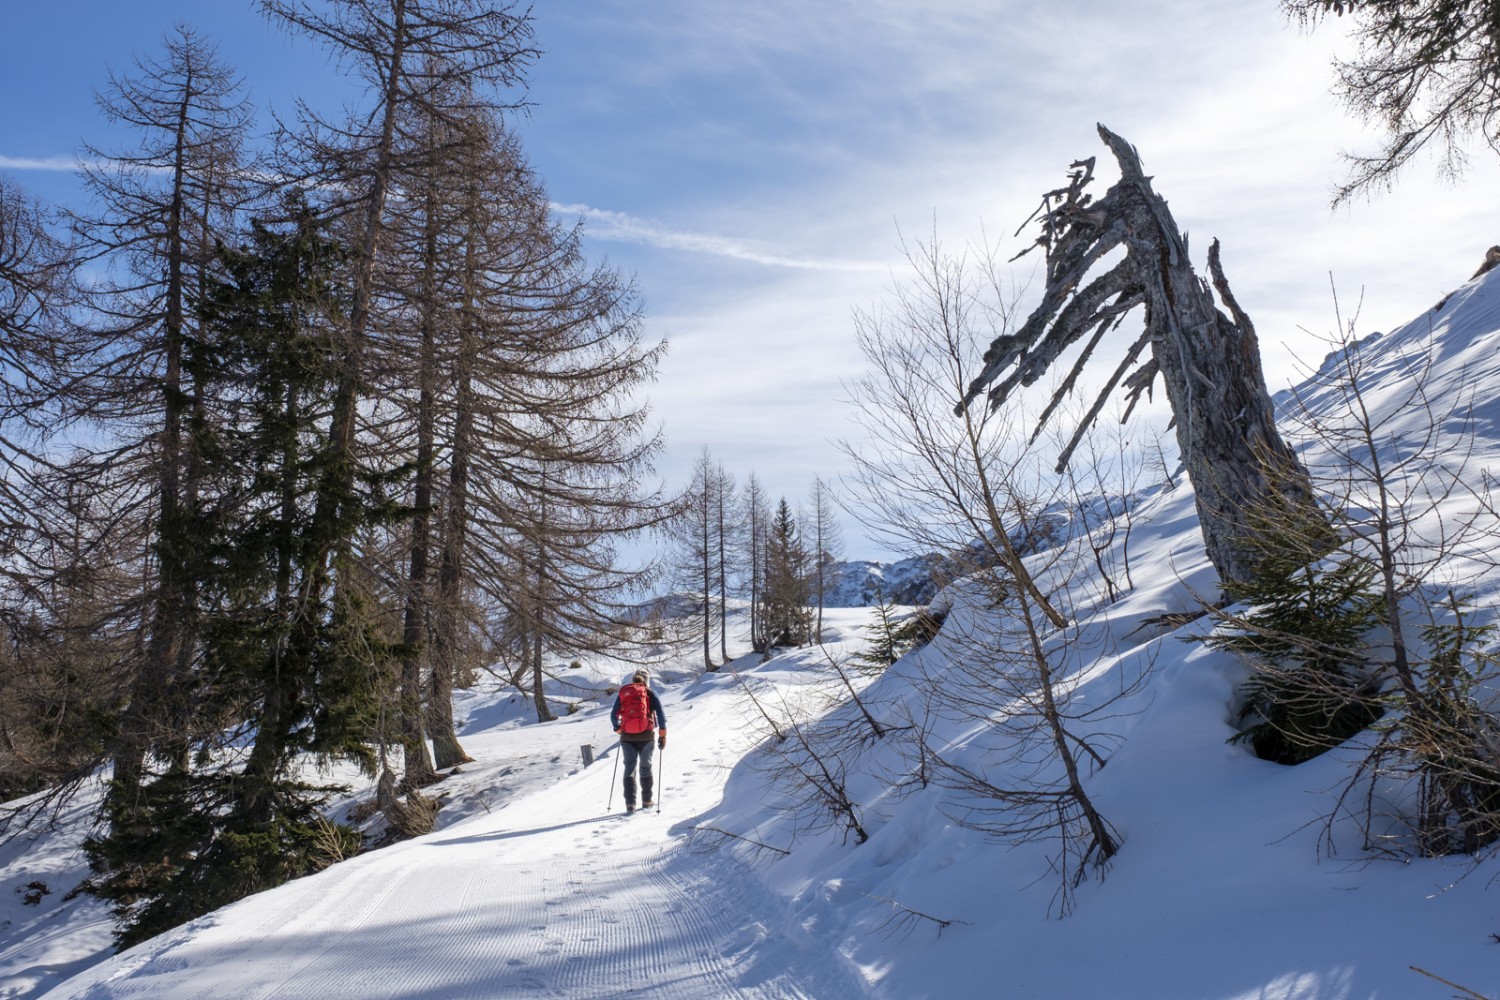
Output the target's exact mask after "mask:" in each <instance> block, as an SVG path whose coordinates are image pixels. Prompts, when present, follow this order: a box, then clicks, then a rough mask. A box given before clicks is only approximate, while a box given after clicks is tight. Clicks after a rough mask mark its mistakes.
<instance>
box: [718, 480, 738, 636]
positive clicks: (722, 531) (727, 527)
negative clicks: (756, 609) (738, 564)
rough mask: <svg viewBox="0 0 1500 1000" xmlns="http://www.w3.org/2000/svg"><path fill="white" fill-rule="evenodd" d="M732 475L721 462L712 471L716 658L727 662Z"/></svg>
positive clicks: (733, 525)
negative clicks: (717, 627) (717, 607)
mask: <svg viewBox="0 0 1500 1000" xmlns="http://www.w3.org/2000/svg"><path fill="white" fill-rule="evenodd" d="M736 493H737V490H736V489H735V482H734V476H733V475H731V474H730V472H729V470H728V469H725V468H724V463H723V462H720V463H719V465H718V468H716V469H715V470H714V479H713V497H712V499H713V521H714V546H715V551H714V554H713V561H714V577H715V582H716V583H717V585H718V592H719V659H720V660H722V661H723V662H725V663H728V662H729V573H730V559H731V553H732V552H733V551H734V538H733V536H734V535H735V533H736V532H737V530H738V528H739V524H738V522H737V521H736V520H735V518H734V511H735V508H736V506H737V503H736Z"/></svg>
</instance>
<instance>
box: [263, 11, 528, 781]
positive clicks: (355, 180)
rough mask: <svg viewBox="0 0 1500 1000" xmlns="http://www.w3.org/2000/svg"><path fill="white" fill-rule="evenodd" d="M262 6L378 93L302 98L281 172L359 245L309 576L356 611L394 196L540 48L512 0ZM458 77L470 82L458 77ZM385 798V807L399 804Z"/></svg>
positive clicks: (373, 458)
mask: <svg viewBox="0 0 1500 1000" xmlns="http://www.w3.org/2000/svg"><path fill="white" fill-rule="evenodd" d="M260 8H261V10H262V11H263V12H264V13H265V14H266V15H267V16H268V17H269V18H270V19H271V20H272V21H273V22H275V23H278V24H280V25H283V26H285V27H286V28H288V29H289V30H291V31H294V32H297V33H300V34H304V35H308V36H311V37H312V38H314V39H315V40H317V41H318V42H320V43H321V44H322V45H324V46H325V47H326V48H327V49H329V51H330V52H331V53H332V54H333V56H334V58H335V59H337V60H338V61H339V63H340V65H342V66H344V67H346V68H347V69H348V70H349V71H351V72H352V73H353V74H354V75H356V76H357V77H358V78H359V79H361V80H362V81H363V83H364V85H365V88H366V96H367V100H368V101H369V106H368V107H367V108H366V109H364V110H363V111H359V112H352V113H351V114H350V115H349V117H348V118H347V119H346V120H345V121H342V122H337V123H334V122H329V121H328V120H327V119H325V118H324V117H322V116H321V115H319V114H317V113H316V112H314V111H313V110H312V109H311V108H310V107H308V106H307V105H305V104H303V105H300V106H299V117H300V119H301V122H300V126H301V127H300V128H298V129H296V130H286V131H285V132H284V134H283V135H282V137H281V139H282V142H281V155H282V159H283V161H284V172H285V173H287V174H288V175H290V176H294V177H300V178H302V179H304V180H305V181H306V182H309V183H316V184H317V185H318V186H319V187H320V188H321V189H323V190H327V191H330V192H333V193H334V194H333V198H332V200H331V203H330V205H329V210H330V214H332V215H333V216H335V217H337V218H339V219H340V220H341V221H342V224H343V225H344V226H345V228H346V231H347V236H346V239H347V242H348V244H349V246H350V249H351V251H352V253H353V255H354V256H353V263H352V268H351V288H350V303H349V312H348V319H347V326H346V331H345V336H344V343H343V348H342V360H341V369H342V370H341V380H340V385H339V390H338V392H337V394H336V397H335V406H334V413H333V419H332V421H331V424H330V426H329V428H328V434H329V441H330V444H331V446H332V449H333V454H332V456H331V461H330V462H329V464H328V466H327V472H326V474H325V476H324V481H323V483H322V486H321V487H320V492H319V497H318V502H317V505H316V507H315V510H314V513H313V518H314V521H315V523H316V524H317V526H318V528H317V531H316V532H315V535H316V536H317V537H318V538H320V539H321V540H322V541H321V543H320V551H319V552H318V554H317V557H316V559H315V560H314V564H315V565H316V566H317V567H320V569H319V572H318V573H316V574H314V575H313V576H312V577H310V578H309V579H308V581H307V586H308V589H309V596H311V595H313V594H316V593H318V592H320V591H321V590H323V589H324V588H327V587H333V588H334V592H335V595H336V600H335V605H336V612H335V613H336V614H337V615H340V616H343V617H345V618H348V617H349V613H350V612H351V611H352V610H353V603H354V602H355V601H356V597H355V596H354V595H353V594H352V593H349V592H348V591H349V585H350V584H351V582H352V581H354V580H355V579H357V578H359V577H360V576H361V575H362V571H361V570H360V569H359V568H358V567H356V566H354V565H353V562H352V561H353V560H354V558H355V546H354V540H353V535H352V534H351V531H350V526H351V525H352V522H353V520H354V519H353V518H350V517H347V516H345V514H344V510H345V509H346V508H349V507H351V506H358V505H359V504H360V502H361V501H360V499H359V498H360V494H361V492H362V483H371V482H375V481H379V480H381V479H382V478H384V477H385V476H387V475H388V474H389V473H390V472H391V470H390V469H389V468H385V467H382V464H381V459H382V458H384V457H387V456H384V455H380V454H370V453H368V452H367V451H366V450H365V449H364V448H362V443H361V441H360V440H359V435H358V429H359V421H360V412H361V406H362V404H363V403H364V402H366V401H367V400H368V398H369V391H370V385H371V380H372V373H371V368H372V366H373V365H374V359H372V358H371V357H370V356H369V354H370V351H371V344H370V340H371V338H372V337H373V336H374V335H375V333H376V322H375V313H376V310H377V306H378V305H379V298H378V294H377V293H378V289H377V286H376V276H377V267H378V265H379V263H380V258H381V256H382V254H383V253H384V252H386V248H387V244H388V240H387V238H386V237H387V231H388V228H389V225H390V215H391V212H392V204H391V200H392V197H393V194H394V193H395V192H396V190H397V188H398V186H399V184H400V181H401V179H402V178H403V177H412V176H414V175H416V174H418V173H420V172H421V171H422V170H424V169H427V168H431V167H433V166H434V165H435V159H434V151H433V149H432V147H431V145H430V144H429V143H426V142H424V141H422V138H423V136H422V133H423V131H424V130H427V129H429V128H430V123H431V122H432V121H434V120H437V121H448V122H452V123H455V124H457V123H458V122H460V121H462V120H463V119H464V118H466V117H470V116H473V115H475V114H491V115H498V114H499V113H501V112H502V111H503V110H505V109H506V108H509V107H513V106H514V105H515V103H516V102H515V101H514V100H513V99H511V98H509V96H508V94H509V92H510V88H513V87H515V86H516V85H518V84H520V83H521V82H522V74H523V72H524V70H525V68H526V66H527V65H528V64H529V63H530V61H531V60H532V58H533V57H534V55H535V50H534V49H533V48H531V46H530V39H531V23H530V18H529V14H528V13H527V12H524V11H517V9H516V7H515V6H514V5H513V4H493V3H487V2H484V0H333V2H331V3H329V4H326V5H325V6H324V7H322V8H319V9H314V8H312V7H310V6H309V5H307V4H305V3H301V2H298V0H261V2H260ZM454 81H463V83H464V84H465V86H460V87H455V86H453V82H454ZM414 132H415V134H413V133H414ZM439 154H440V155H443V154H445V151H442V150H439ZM351 652H352V654H353V655H359V654H358V651H357V650H353V651H351ZM371 666H372V669H373V668H374V667H375V665H374V664H372V665H371ZM411 704H412V703H411V699H410V698H406V699H405V700H404V701H403V705H404V706H405V707H406V708H407V709H408V710H410V708H411ZM404 721H405V723H406V731H407V734H408V736H410V733H411V729H412V727H414V726H417V725H419V723H418V722H417V721H415V716H414V715H413V714H412V713H411V712H410V711H408V712H407V713H406V714H405V717H404ZM405 744H406V745H407V748H408V751H409V752H410V753H412V755H413V759H412V760H411V761H409V762H408V764H409V766H410V767H411V768H412V769H413V774H414V777H416V778H418V779H421V778H423V777H425V776H426V775H427V774H428V773H429V771H430V769H431V765H430V762H429V761H427V759H426V754H425V748H422V749H419V748H418V747H417V746H415V741H414V740H412V739H409V738H408V739H407V740H405ZM392 785H393V779H391V778H390V777H389V776H385V777H383V781H382V787H383V788H389V787H391V786H392ZM386 798H387V800H388V801H387V805H388V807H389V808H392V809H394V808H396V807H395V806H394V805H391V804H390V802H389V796H387V797H386Z"/></svg>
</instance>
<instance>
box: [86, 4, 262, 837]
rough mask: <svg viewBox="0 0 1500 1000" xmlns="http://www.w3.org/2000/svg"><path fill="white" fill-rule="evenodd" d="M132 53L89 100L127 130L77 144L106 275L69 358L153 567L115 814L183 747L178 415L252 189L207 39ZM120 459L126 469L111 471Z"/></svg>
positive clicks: (192, 582)
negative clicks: (225, 255) (213, 285)
mask: <svg viewBox="0 0 1500 1000" xmlns="http://www.w3.org/2000/svg"><path fill="white" fill-rule="evenodd" d="M133 69H134V72H133V73H131V74H129V75H119V74H111V75H110V77H109V79H108V82H107V84H106V86H105V87H104V88H103V90H102V91H101V92H100V93H99V96H98V103H99V106H100V109H101V111H102V112H103V113H104V115H105V117H106V118H107V119H108V120H110V121H111V122H114V123H117V124H120V125H123V126H125V127H126V128H128V129H129V130H130V132H131V135H132V136H133V138H134V139H135V144H134V145H133V146H131V147H130V148H128V149H122V150H115V151H109V150H104V149H100V148H97V147H93V146H88V147H86V149H87V153H88V157H89V159H88V161H87V165H86V166H85V168H84V176H85V182H86V186H87V188H88V191H89V193H90V194H91V195H92V199H93V207H92V209H91V210H90V211H89V212H88V213H87V214H79V215H76V216H75V217H74V224H75V228H76V229H77V231H78V233H79V239H80V253H81V254H82V255H83V257H84V258H86V259H90V260H95V261H98V262H99V263H100V264H101V265H102V266H104V267H105V268H106V274H107V278H106V279H105V280H104V281H103V282H100V283H98V284H97V285H95V286H94V288H93V289H92V294H91V296H90V301H89V304H88V305H89V309H88V318H87V327H88V334H89V338H90V341H91V343H90V345H89V349H88V351H87V353H86V355H85V358H81V359H79V360H78V361H76V362H75V364H76V365H77V367H78V368H79V369H80V372H81V373H80V377H79V378H78V379H77V380H76V381H75V383H74V384H73V386H72V390H71V403H72V405H73V406H74V407H77V408H78V410H80V411H81V412H84V413H86V414H87V415H88V418H89V419H90V420H91V421H97V422H98V423H99V424H100V426H104V427H107V428H108V443H106V444H104V445H103V446H102V447H101V448H100V449H99V452H98V457H97V459H96V461H95V462H94V463H93V468H94V470H96V471H101V472H103V471H106V470H108V473H109V474H108V479H109V481H110V482H111V483H113V484H114V485H115V486H116V487H117V488H123V489H124V490H125V491H126V492H124V493H123V494H117V496H116V499H115V501H114V502H115V503H116V504H118V505H119V506H120V507H121V508H122V509H131V510H137V511H139V517H140V521H141V523H140V525H139V530H140V531H141V533H142V535H143V548H144V549H145V551H146V553H147V560H146V565H147V567H148V568H147V570H146V573H145V579H146V581H147V582H146V586H147V589H148V592H147V594H146V595H144V600H143V604H142V606H143V607H145V608H148V609H149V610H148V611H147V612H146V613H145V616H144V617H145V623H144V624H145V627H144V635H145V646H144V649H143V656H142V658H141V659H140V661H139V663H138V664H137V667H136V669H135V671H134V674H133V677H134V681H133V687H132V690H131V693H130V696H129V703H128V706H127V707H126V709H125V711H124V713H123V715H122V718H121V721H120V724H119V732H118V736H117V738H116V741H115V742H116V745H115V748H114V752H113V757H114V763H115V770H114V782H115V791H114V792H113V793H112V797H111V808H112V809H113V810H115V812H116V818H117V820H124V819H128V816H129V814H130V813H131V811H132V810H133V806H132V805H131V803H132V801H133V798H134V796H135V794H136V792H137V790H138V786H139V785H140V783H141V782H142V781H143V780H147V775H146V767H147V758H148V756H150V755H152V754H155V753H165V754H166V756H167V757H168V758H173V760H172V763H173V764H174V766H178V767H180V766H182V765H183V764H184V763H185V761H184V760H183V754H184V752H185V747H186V736H185V734H186V731H187V730H188V729H189V728H190V726H192V725H193V723H194V720H193V719H192V718H191V716H192V713H193V696H192V693H191V691H192V687H193V685H194V682H193V680H192V679H191V673H192V670H193V661H194V658H195V656H196V655H197V652H198V639H197V636H196V619H197V615H198V608H197V605H198V596H197V593H196V589H197V582H196V581H197V577H198V570H197V568H195V567H194V566H193V565H192V563H193V561H194V560H195V559H196V558H197V554H196V553H195V552H193V551H192V547H191V544H190V543H189V541H188V539H187V537H186V533H187V530H188V525H189V523H190V522H191V521H192V519H193V518H194V517H195V516H196V515H195V513H194V508H195V506H196V505H197V504H198V503H199V492H200V487H201V483H200V478H201V464H202V463H201V457H200V456H198V455H196V454H195V453H194V451H193V446H192V441H191V437H190V435H189V434H188V431H187V427H188V425H189V424H190V423H191V422H193V421H201V420H202V419H203V414H202V412H201V411H202V407H203V405H204V404H205V397H204V393H203V392H201V391H200V387H199V386H197V385H194V384H193V382H192V379H191V377H190V376H189V375H188V374H187V372H186V370H185V356H186V353H187V351H188V350H189V347H190V345H191V344H192V343H194V342H195V341H197V340H200V339H202V337H203V333H202V331H201V329H200V328H199V323H198V321H197V307H198V303H199V302H200V301H201V299H202V296H203V290H204V287H205V286H206V284H207V283H208V282H209V281H210V280H211V278H212V273H213V269H214V265H215V250H216V246H217V244H219V243H221V242H226V241H228V240H229V239H231V237H230V233H231V231H232V227H233V225H234V224H235V222H236V217H237V213H238V211H239V209H240V208H241V206H242V205H243V204H244V203H245V202H246V200H247V197H248V196H249V193H250V187H249V185H247V184H246V181H245V177H244V170H243V165H242V159H243V156H242V152H241V150H242V145H243V143H244V140H245V138H246V135H245V133H246V129H247V128H248V127H249V124H250V116H251V112H250V109H249V107H248V105H247V104H246V103H245V101H244V99H243V97H242V95H241V87H240V84H239V81H238V80H237V79H236V77H235V76H234V74H233V72H232V71H231V70H230V69H228V68H227V67H226V66H224V65H223V64H222V63H221V62H220V61H219V59H218V56H217V52H216V50H215V48H214V47H213V46H212V45H211V44H210V43H209V42H208V41H207V40H206V39H204V38H203V37H202V36H200V35H198V34H196V33H195V32H193V31H192V30H191V29H189V28H186V27H179V28H178V29H176V31H175V32H174V33H172V34H170V35H168V36H167V38H166V40H165V46H164V53H163V55H162V56H161V57H160V58H141V59H139V60H137V62H136V64H135V66H134V68H133ZM85 359H86V360H85ZM80 468H82V467H81V466H80ZM123 469H129V470H132V471H131V472H130V473H128V474H126V475H124V476H117V475H113V471H114V470H123ZM169 747H170V748H171V749H168V748H169Z"/></svg>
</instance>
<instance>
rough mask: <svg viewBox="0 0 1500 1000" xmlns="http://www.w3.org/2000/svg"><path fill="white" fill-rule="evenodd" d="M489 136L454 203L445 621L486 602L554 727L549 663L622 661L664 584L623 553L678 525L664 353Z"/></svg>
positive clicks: (604, 272) (443, 428)
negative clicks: (581, 658)
mask: <svg viewBox="0 0 1500 1000" xmlns="http://www.w3.org/2000/svg"><path fill="white" fill-rule="evenodd" d="M484 134H485V135H486V136H487V138H486V139H485V142H484V145H482V146H480V147H476V150H477V152H478V153H479V154H480V155H478V156H477V157H476V158H475V159H473V160H471V161H469V162H468V164H467V165H466V166H465V167H464V168H463V170H462V171H461V173H462V174H463V176H464V177H465V178H466V182H467V184H468V186H466V187H461V188H460V189H459V190H458V192H457V194H456V197H455V199H454V201H453V202H452V204H453V205H454V206H455V207H457V208H459V209H460V211H459V215H458V218H457V228H456V234H457V236H456V238H457V239H458V240H459V245H460V248H461V250H462V252H461V253H460V254H458V255H456V256H455V260H456V261H457V262H458V268H457V270H456V272H455V275H454V278H455V280H454V292H453V294H452V295H451V296H450V297H449V308H450V309H452V310H453V315H452V317H451V320H450V321H449V322H448V323H447V324H446V325H445V327H444V330H445V333H444V336H443V337H442V339H441V341H440V343H439V345H438V364H439V370H440V372H442V373H443V378H442V379H441V382H442V384H444V385H447V386H452V389H451V391H447V392H444V393H441V394H440V396H439V400H438V402H439V404H440V406H439V419H438V439H439V441H440V442H441V444H442V447H441V448H440V451H441V452H443V453H444V454H446V456H447V460H448V463H449V472H450V475H449V477H448V482H447V486H446V495H445V496H444V497H442V502H443V504H444V514H443V519H442V529H441V534H442V539H441V542H442V555H441V557H440V570H439V583H440V592H439V596H438V603H439V607H440V609H441V615H443V616H448V615H451V614H453V612H454V611H456V610H457V609H458V607H460V606H461V605H464V604H468V603H470V600H469V598H466V596H465V593H466V592H467V593H468V594H471V595H476V596H482V598H483V600H484V601H485V602H486V603H488V604H489V606H490V608H491V609H492V611H493V612H494V613H495V614H496V615H497V616H498V618H499V620H500V621H501V622H502V630H503V631H504V632H505V633H506V634H508V635H510V636H512V637H513V638H514V639H515V640H516V642H515V646H516V652H517V654H518V656H519V657H520V658H521V663H520V665H521V666H523V667H524V672H525V675H526V677H527V680H526V682H525V683H526V684H527V688H528V690H529V692H530V693H531V695H532V697H533V699H534V701H535V703H536V705H537V711H538V715H539V717H541V718H544V719H545V718H546V717H547V716H548V715H549V714H550V709H549V708H547V706H546V701H545V696H544V693H543V691H542V683H543V680H544V675H545V673H546V669H545V664H544V662H543V658H544V654H545V653H546V652H547V651H548V650H554V651H560V650H563V649H569V650H572V651H575V652H577V651H594V650H599V649H605V648H611V649H616V650H617V649H618V648H619V647H620V644H621V636H622V631H623V629H624V624H625V620H626V618H627V614H626V610H627V609H626V608H625V602H626V601H627V599H628V597H629V595H631V594H632V593H634V592H635V591H636V590H637V589H638V586H639V585H640V584H641V583H642V582H643V581H644V579H645V578H647V577H648V576H649V575H650V573H651V571H652V570H651V567H650V566H649V565H648V566H631V565H627V564H626V563H625V561H624V560H623V559H621V557H620V546H621V541H622V540H623V539H624V538H626V537H628V536H629V535H631V534H633V533H635V532H638V531H641V530H644V529H645V528H646V527H648V526H649V525H651V524H652V523H654V522H656V521H659V520H662V519H663V518H665V517H666V516H667V514H668V513H669V510H668V509H667V508H666V506H665V504H664V501H663V500H662V498H661V497H660V496H659V495H658V492H657V491H654V490H653V489H651V487H650V472H651V463H652V461H653V458H654V456H655V454H656V452H657V451H658V450H659V448H660V439H659V436H658V434H657V433H656V431H655V430H654V429H653V427H652V426H651V425H650V423H649V412H648V410H647V409H646V407H645V405H644V402H643V401H642V400H641V399H640V396H639V390H640V389H642V388H643V387H644V386H645V385H647V384H648V383H649V382H650V381H651V380H652V379H653V378H654V377H655V371H656V366H657V363H658V361H659V360H660V358H661V356H662V351H663V350H664V347H663V346H662V345H659V344H657V345H653V344H649V343H647V342H645V341H644V339H643V337H642V335H641V328H640V327H641V323H640V312H639V309H638V306H637V304H636V298H635V291H634V288H633V287H632V286H631V284H630V283H629V282H628V281H626V280H625V279H623V278H622V277H621V276H620V275H619V274H618V273H616V272H614V271H613V270H611V269H609V268H607V267H591V266H589V265H588V264H587V263H586V261H585V260H584V258H583V255H582V248H581V232H580V230H579V229H578V228H577V227H569V226H565V225H560V224H558V223H557V222H556V221H555V220H554V219H553V218H552V216H551V211H550V208H549V203H548V200H547V198H546V194H545V191H544V190H543V188H542V186H541V184H540V182H539V180H538V179H537V178H536V176H535V174H534V173H533V172H532V171H531V169H530V167H529V166H528V165H527V164H526V162H525V160H524V158H523V157H522V156H521V153H520V150H519V148H518V147H517V145H516V143H515V140H514V137H512V136H510V135H509V134H507V133H506V132H505V131H504V130H503V129H498V128H493V127H492V128H489V129H488V131H486V132H485V133H484ZM444 588H452V589H451V590H445V589H444ZM440 621H446V622H447V624H449V625H455V624H457V623H456V621H455V620H454V619H452V618H447V619H440ZM459 639H460V637H459V636H457V635H450V636H447V637H441V638H438V637H435V638H434V641H433V643H432V644H431V646H432V649H433V650H434V651H435V652H437V651H441V650H444V649H450V648H456V647H457V645H460V644H461V643H460V642H459ZM433 669H434V670H451V665H450V666H449V667H444V666H442V665H438V664H435V665H434V668H433Z"/></svg>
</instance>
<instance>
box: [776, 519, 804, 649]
mask: <svg viewBox="0 0 1500 1000" xmlns="http://www.w3.org/2000/svg"><path fill="white" fill-rule="evenodd" d="M810 563H811V557H810V556H809V555H808V552H807V548H806V547H805V546H804V545H803V544H802V538H801V536H800V535H799V533H798V531H797V519H796V517H794V516H793V515H792V509H791V507H790V506H788V505H787V502H786V498H785V497H783V498H782V499H781V502H780V503H779V504H778V505H777V507H776V515H775V517H774V518H773V519H772V521H771V533H770V537H769V538H768V539H767V545H766V605H765V622H766V624H765V629H766V643H767V646H768V648H769V647H770V646H800V645H802V644H803V643H805V642H807V641H808V638H809V634H810V631H811V628H812V616H811V614H810V613H809V610H808V599H809V597H810V596H811V593H812V584H811V567H810Z"/></svg>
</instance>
